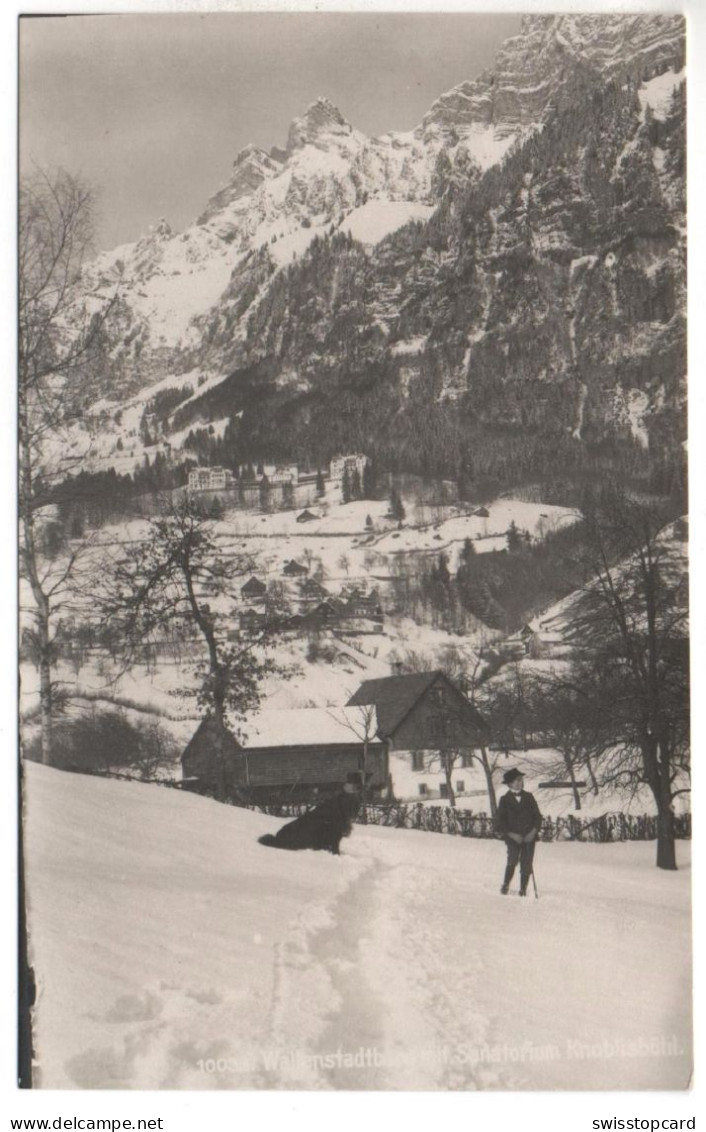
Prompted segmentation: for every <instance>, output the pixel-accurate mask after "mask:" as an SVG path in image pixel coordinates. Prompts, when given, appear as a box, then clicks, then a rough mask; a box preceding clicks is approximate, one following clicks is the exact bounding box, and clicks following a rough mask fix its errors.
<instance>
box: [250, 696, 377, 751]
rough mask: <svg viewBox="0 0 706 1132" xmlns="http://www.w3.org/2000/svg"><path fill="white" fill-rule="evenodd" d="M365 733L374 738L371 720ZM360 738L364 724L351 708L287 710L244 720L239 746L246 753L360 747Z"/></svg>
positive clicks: (272, 711) (257, 715)
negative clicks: (285, 749) (334, 746)
mask: <svg viewBox="0 0 706 1132" xmlns="http://www.w3.org/2000/svg"><path fill="white" fill-rule="evenodd" d="M369 733H370V734H371V735H374V734H375V720H374V719H373V720H372V721H371V727H370V732H369ZM364 737H365V728H364V721H363V720H362V719H361V714H360V712H357V711H355V709H354V708H350V707H332V708H290V709H283V710H280V711H277V710H269V711H262V712H259V713H257V714H254V715H250V716H248V717H247V718H246V719H245V721H244V723H243V734H242V735H241V737H240V741H239V742H240V746H241V747H243V748H244V749H245V750H246V751H256V750H258V749H262V748H268V747H308V746H311V747H321V746H327V745H329V744H344V745H351V744H357V743H360V744H362V743H363V740H364Z"/></svg>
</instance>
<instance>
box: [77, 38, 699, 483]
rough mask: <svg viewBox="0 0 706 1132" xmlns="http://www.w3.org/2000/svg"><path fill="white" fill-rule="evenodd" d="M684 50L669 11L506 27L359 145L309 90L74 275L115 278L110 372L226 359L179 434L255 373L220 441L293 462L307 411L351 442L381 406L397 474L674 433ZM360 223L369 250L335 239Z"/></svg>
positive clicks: (140, 372)
mask: <svg viewBox="0 0 706 1132" xmlns="http://www.w3.org/2000/svg"><path fill="white" fill-rule="evenodd" d="M683 52H684V25H683V21H682V20H681V18H679V17H671V16H669V17H667V16H635V17H625V16H557V17H550V16H541V17H526V18H525V19H524V21H523V24H522V29H521V32H520V34H519V35H518V36H516V37H514V38H513V39H511V40H509V41H508V42H507V43H506V44H505V45H504V46H503V48H502V50H501V51H500V53H499V55H498V58H497V60H496V62H495V65H494V67H493V68H492V70H489V71H487V72H486V73H484V74H483V75H481V76H480V77H479V78H478V79H475V80H473V81H471V82H467V83H463V84H461V85H460V86H458V87H456V88H455V89H454V90H452V91H450V92H448V93H447V94H445V95H443V96H442V97H441V98H439V99H438V100H437V102H436V103H434V105H433V106H432V107H431V108H430V110H429V112H428V113H427V114H426V115H425V117H424V119H423V121H422V122H421V123H420V125H419V127H418V128H417V129H416V130H413V131H411V132H409V133H407V134H388V135H385V136H383V137H381V138H377V139H368V138H365V137H364V136H363V135H362V134H361V133H360V132H359V131H356V130H355V129H354V128H353V127H352V126H351V125H350V124H349V123H348V122H346V121H345V119H344V118H343V116H342V115H341V114H340V112H339V111H338V110H337V109H336V107H334V106H333V105H332V104H331V103H330V102H328V101H327V100H326V99H318V100H317V101H316V102H315V103H314V104H313V105H312V106H311V107H310V108H309V109H308V111H307V112H306V114H305V115H304V116H303V117H302V118H300V119H295V121H294V122H293V123H292V126H291V128H290V131H289V137H288V142H287V147H286V150H274V151H271V152H270V153H269V154H268V153H266V152H265V151H263V150H261V149H258V148H256V147H247V149H246V150H244V151H243V152H242V153H241V154H239V155H238V157H237V158H236V161H235V163H234V167H233V174H232V177H231V179H230V181H229V182H228V184H227V185H226V186H224V188H223V189H222V190H220V191H219V192H218V193H217V194H216V195H215V196H214V197H213V198H212V199H211V201H209V203H208V205H207V207H206V209H205V211H204V212H203V214H202V215H201V217H199V220H198V221H197V223H196V224H195V225H194V226H192V227H191V228H189V229H187V230H186V231H185V232H183V233H179V234H173V233H171V231H170V230H169V229H168V226H167V225H165V224H164V223H163V222H162V223H160V225H159V226H158V227H157V229H156V230H155V231H154V232H153V233H152V234H150V235H149V236H148V237H147V238H145V239H143V240H141V241H139V242H138V243H137V244H136V245H132V246H131V247H129V248H124V249H117V250H116V252H114V253H111V254H110V255H107V256H104V257H101V259H100V260H99V261H98V262H97V263H96V264H95V265H94V267H93V269H92V275H91V280H92V284H93V287H94V290H95V292H96V294H98V295H99V296H100V294H101V289H102V288H103V289H104V291H105V289H107V288H108V287H109V286H110V285H114V281H115V279H116V277H117V275H118V273H119V272H121V273H122V280H123V282H122V297H121V318H122V320H123V325H122V326H121V334H122V339H121V342H120V343H119V344H118V346H117V347H116V348H115V349H114V350H113V351H112V353H111V355H110V365H111V366H112V367H113V371H112V373H113V380H114V382H115V383H116V384H117V383H118V382H120V381H122V382H124V381H125V380H126V374H130V375H131V377H132V381H133V383H134V385H137V384H139V383H140V382H141V381H142V382H144V381H145V380H150V381H152V380H154V379H155V374H156V372H158V371H159V368H160V366H161V367H162V370H163V374H164V373H167V372H180V371H184V370H187V369H188V370H195V369H198V368H199V367H201V368H203V369H205V370H208V371H209V372H210V373H211V374H218V373H221V374H223V375H224V377H225V375H226V374H229V373H232V372H234V371H235V373H236V377H235V378H234V379H229V381H227V382H225V383H224V384H223V385H222V387H221V388H220V389H219V390H218V391H217V392H214V393H212V394H210V393H209V394H208V395H207V396H206V397H202V398H200V399H196V400H195V401H194V402H192V403H191V404H190V405H187V406H184V407H182V409H181V410H180V413H179V417H178V421H177V422H175V423H178V424H179V425H180V426H183V424H184V423H185V422H188V421H189V419H190V418H191V419H192V420H197V419H199V418H201V419H207V418H208V416H209V414H211V413H216V411H217V412H218V413H219V414H220V415H221V416H223V415H228V413H229V411H230V410H233V411H235V408H236V406H235V403H231V401H230V400H229V398H230V393H229V391H230V392H232V391H233V389H234V387H235V386H237V384H238V379H237V373H238V372H247V374H248V375H250V376H249V378H248V381H250V377H251V376H252V375H253V374H260V375H262V374H263V373H266V374H267V382H266V383H265V386H263V388H262V389H261V396H259V397H258V398H257V401H258V404H257V408H252V407H248V406H245V408H244V409H243V407H242V406H241V405H240V404H239V406H238V408H237V411H238V412H243V413H244V414H245V415H244V417H241V418H239V419H240V421H241V425H240V426H239V428H240V430H241V431H240V435H239V436H238V429H235V428H234V430H233V437H234V443H241V444H243V443H245V434H247V436H248V437H250V438H251V442H252V443H256V442H261V443H263V444H265V443H266V444H267V445H268V446H269V450H271V451H275V450H277V448H278V447H280V448H281V449H282V451H283V452H284V451H285V450H286V451H287V452H290V451H292V450H293V449H294V448H296V447H297V446H299V448H301V446H302V445H303V446H304V447H305V448H306V449H307V450H311V451H313V450H314V449H315V447H316V444H317V439H316V436H317V429H319V433H318V435H319V443H320V438H321V435H322V434H321V431H320V424H321V421H322V419H324V418H325V419H326V421H327V428H326V430H325V432H324V434H323V435H325V436H326V437H327V438H328V439H329V441H330V444H331V445H333V446H334V447H335V446H337V445H338V444H339V443H340V444H349V443H350V444H357V445H358V446H360V445H364V446H367V447H369V446H370V445H371V444H375V443H378V442H380V441H381V440H382V437H383V436H384V429H385V428H389V427H390V424H391V422H392V421H394V428H395V438H394V444H393V445H392V447H393V448H394V453H393V455H394V459H396V460H398V462H399V463H400V465H401V466H403V465H404V464H405V463H410V462H411V463H413V464H415V466H418V467H420V468H421V470H424V468H438V469H440V470H446V471H448V470H454V469H456V470H458V469H459V468H462V467H463V465H464V461H465V462H466V463H467V462H468V460H469V456H468V450H469V447H470V446H471V443H472V446H473V447H474V457H473V460H471V463H473V462H474V461H475V463H476V464H479V463H480V464H484V461H485V462H486V463H487V464H488V466H490V464H491V463H493V464H496V463H497V460H498V457H497V449H498V445H501V446H502V445H504V447H505V451H506V457H505V458H506V459H507V460H508V461H510V462H511V461H516V462H517V465H518V470H519V471H521V470H522V462H523V461H525V460H526V462H527V469H528V472H529V471H531V470H532V469H533V468H535V465H536V463H537V453H538V452H539V451H540V450H541V448H542V445H546V443H547V438H552V439H551V443H553V444H558V445H559V447H560V448H561V449H562V450H564V449H566V452H567V459H573V456H572V454H571V453H572V452H573V451H574V449H575V448H576V446H577V445H581V444H583V445H584V447H585V445H586V444H591V443H593V444H598V445H600V443H603V442H604V441H605V440H606V438H609V439H610V440H611V442H615V441H620V442H621V443H624V444H625V445H626V446H627V449H628V450H629V449H630V446H632V448H633V449H634V450H635V452H634V453H633V455H634V459H638V458H639V452H640V451H641V450H646V449H647V446H649V445H652V449H653V453H655V452H657V451H658V450H659V451H660V452H663V451H665V450H666V449H667V448H669V447H670V445H671V446H672V447H673V446H674V444H675V443H676V442H677V439H678V432H679V427H680V425H679V422H680V398H681V397H682V392H683V385H682V381H683V373H684V325H683V307H684V234H685V219H684V104H683V85H682V83H681V79H682V74H681V68H682V67H683ZM405 209H407V210H408V211H406V212H405V211H404V210H405ZM410 209H411V210H412V211H411V212H410V211H409V210H410ZM434 209H435V211H434V213H433V215H431V214H432V211H433V210H434ZM415 210H417V211H416V212H415ZM415 216H416V217H417V220H418V222H417V224H416V225H412V226H411V227H410V226H407V227H399V225H400V223H402V222H403V221H404V220H408V219H410V218H412V219H414V218H415ZM372 217H375V218H376V221H377V228H376V229H375V235H376V240H377V242H375V241H374V240H373V239H369V240H367V241H365V240H364V241H363V242H360V241H359V240H355V239H353V238H352V237H354V236H357V235H360V233H361V230H362V234H363V235H364V236H365V232H366V225H367V231H368V232H370V231H372V230H373V228H374V225H373V224H372V222H371V218H372ZM381 217H383V219H382V221H381V219H380V218H381ZM356 225H358V228H356ZM396 229H399V230H398V231H395V230H396ZM381 235H382V237H385V238H383V239H382V241H380V236H381ZM295 255H296V256H297V260H296V263H294V265H293V266H292V263H293V256H295ZM284 267H287V268H289V269H288V270H287V271H284V270H282V269H283V268H284ZM260 380H262V377H261V378H260ZM268 383H269V384H268ZM268 390H269V393H268ZM305 402H306V404H305ZM284 403H286V412H284V413H283V408H282V407H283V404H284ZM336 405H338V406H339V407H342V406H345V414H344V416H345V417H346V420H347V421H348V424H347V425H346V424H345V423H340V422H335V423H333V424H332V416H331V414H332V412H333V413H334V415H335V413H336ZM322 414H323V416H321V415H322ZM415 432H417V433H420V432H421V434H422V435H421V438H420V437H419V436H418V437H417V438H416V439H415ZM500 437H502V438H504V439H502V440H501V439H499V438H500ZM531 437H534V440H532V439H531ZM571 446H573V448H572V447H571ZM491 448H492V451H493V458H492V460H491V458H490V455H489V453H490V450H491ZM530 450H531V453H532V455H531V456H530V455H529V453H530ZM484 453H487V460H486V456H484ZM486 470H487V469H486Z"/></svg>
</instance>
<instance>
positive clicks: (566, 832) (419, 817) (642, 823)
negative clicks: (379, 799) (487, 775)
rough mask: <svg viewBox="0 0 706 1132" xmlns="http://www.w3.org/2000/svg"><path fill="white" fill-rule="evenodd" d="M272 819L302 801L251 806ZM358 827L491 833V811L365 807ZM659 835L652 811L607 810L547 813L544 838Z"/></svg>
mask: <svg viewBox="0 0 706 1132" xmlns="http://www.w3.org/2000/svg"><path fill="white" fill-rule="evenodd" d="M253 808H255V809H259V810H261V811H262V812H263V813H266V814H273V815H274V816H276V817H282V818H284V817H291V818H293V817H298V816H299V814H303V813H305V812H306V810H307V809H308V808H309V807H307V806H306V805H304V804H303V803H302V804H291V803H290V804H283V805H279V804H271V805H261V806H257V807H253ZM356 821H357V823H358V824H362V825H384V826H389V827H392V828H394V829H420V830H424V831H425V832H427V833H448V834H452V835H456V836H459V837H481V838H491V837H495V828H494V822H493V819H492V817H491V816H490V814H486V813H475V812H474V811H473V810H462V809H456V808H455V807H452V806H424V805H422V804H421V803H411V804H405V803H387V804H385V805H377V806H372V805H370V806H366V807H365V808H364V810H361V812H360V813H359V814H358V817H357V818H356ZM674 832H675V836H676V837H678V838H680V839H688V838H690V837H691V814H678V815H676V816H675V818H674ZM656 837H657V817H656V815H652V814H624V813H608V814H602V815H601V816H600V817H598V818H578V817H576V816H575V815H574V814H568V815H567V816H566V817H557V818H550V817H545V818H544V821H543V822H542V830H541V833H540V839H541V840H542V841H597V842H608V841H653V840H655V838H656Z"/></svg>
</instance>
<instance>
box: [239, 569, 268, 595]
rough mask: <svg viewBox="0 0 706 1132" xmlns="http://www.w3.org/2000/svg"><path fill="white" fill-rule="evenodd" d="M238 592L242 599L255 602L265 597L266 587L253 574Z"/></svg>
mask: <svg viewBox="0 0 706 1132" xmlns="http://www.w3.org/2000/svg"><path fill="white" fill-rule="evenodd" d="M240 592H241V594H242V596H243V597H244V598H247V599H249V600H251V601H252V600H255V601H257V600H259V599H261V598H263V597H264V596H265V594H266V593H267V586H266V585H265V583H264V582H261V581H260V579H259V578H256V577H255V575H254V574H253V575H252V576H251V577H250V578H249V579H248V581H247V582H246V583H245V585H244V586H241V587H240Z"/></svg>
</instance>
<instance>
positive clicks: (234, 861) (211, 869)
mask: <svg viewBox="0 0 706 1132" xmlns="http://www.w3.org/2000/svg"><path fill="white" fill-rule="evenodd" d="M26 819H27V820H26V864H27V896H28V908H29V933H30V962H31V964H32V966H33V968H34V972H35V975H36V978H37V984H38V997H37V1003H36V1006H35V1008H34V1026H35V1030H34V1046H35V1054H36V1062H37V1068H36V1076H35V1081H36V1083H37V1085H38V1086H39V1087H43V1088H50V1089H51V1088H59V1089H61V1088H69V1089H70V1088H87V1089H91V1088H113V1089H120V1088H122V1089H154V1088H172V1089H174V1088H176V1089H216V1088H230V1089H253V1088H255V1089H257V1088H260V1089H278V1088H279V1089H286V1088H313V1089H432V1090H434V1089H449V1088H451V1089H473V1090H475V1089H581V1090H585V1089H646V1088H651V1089H684V1088H686V1087H687V1086H688V1082H689V1078H690V1072H691V1048H690V1045H691V1035H690V974H689V972H690V922H689V882H690V870H689V845H688V843H685V842H680V843H678V856H679V865H680V869H679V871H678V872H675V873H669V872H662V871H659V870H657V869H655V868H654V863H653V857H654V848H653V846H652V845H650V844H646V843H640V842H634V843H629V844H622V845H620V844H616V845H583V844H577V843H572V844H562V843H551V844H546V845H545V844H542V845H540V846H539V847H538V850H537V856H536V862H535V864H536V874H537V883H538V886H539V891H540V899H539V900H534V899H533V898H530V899H529V900H525V901H521V900H519V899H517V897H515V896H508V897H502V896H500V895H499V892H498V889H499V883H500V877H501V874H502V870H503V867H504V856H505V854H504V848H503V846H502V844H500V843H498V842H494V841H479V840H473V839H466V838H460V837H442V836H439V835H437V834H431V833H420V832H414V831H405V830H390V829H381V828H373V827H362V826H357V827H356V828H355V829H354V831H353V834H352V836H351V838H350V839H349V840H346V841H345V842H344V843H343V846H342V855H341V856H340V857H333V856H331V855H329V854H325V853H314V852H301V853H284V852H277V851H275V850H272V849H268V848H265V847H264V846H261V845H259V844H258V843H257V838H258V836H260V835H261V834H262V833H264V832H265V831H272V830H275V829H276V828H277V826H278V824H279V823H278V822H277V821H276V819H274V818H269V817H265V816H263V815H261V814H257V813H250V812H248V811H244V810H240V809H236V808H234V807H230V806H223V805H219V804H218V803H216V802H213V801H211V800H209V799H205V798H200V797H196V796H189V795H185V794H181V793H179V792H177V791H174V790H169V789H164V788H162V787H157V786H146V785H140V784H137V783H124V782H115V781H109V780H105V779H97V778H87V777H83V776H79V775H74V774H68V773H65V772H62V771H57V770H52V769H49V768H45V767H42V766H39V765H34V764H30V765H29V766H28V767H27V791H26ZM646 971H649V993H645V972H646ZM518 987H519V988H521V993H520V994H519V995H518ZM638 1006H639V1009H638ZM366 1051H367V1052H366Z"/></svg>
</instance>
